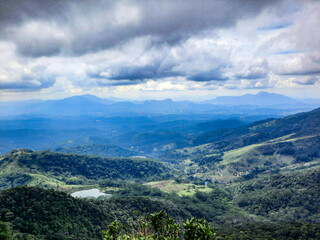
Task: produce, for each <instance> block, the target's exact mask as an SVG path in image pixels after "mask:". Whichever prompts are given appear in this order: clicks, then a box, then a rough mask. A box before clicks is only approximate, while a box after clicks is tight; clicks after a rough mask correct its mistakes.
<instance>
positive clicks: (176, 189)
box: [145, 180, 212, 196]
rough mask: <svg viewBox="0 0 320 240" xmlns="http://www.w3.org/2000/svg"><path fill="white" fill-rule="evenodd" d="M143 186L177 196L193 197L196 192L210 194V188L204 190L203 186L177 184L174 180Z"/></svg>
mask: <svg viewBox="0 0 320 240" xmlns="http://www.w3.org/2000/svg"><path fill="white" fill-rule="evenodd" d="M145 185H148V186H151V187H157V188H159V189H160V190H161V191H163V192H167V193H176V194H178V195H179V196H193V195H194V194H195V193H196V192H197V191H201V192H210V191H212V189H211V188H208V187H207V188H206V187H205V186H199V185H195V184H191V183H177V182H176V181H174V180H166V181H158V182H149V183H145Z"/></svg>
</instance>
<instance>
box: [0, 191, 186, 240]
mask: <svg viewBox="0 0 320 240" xmlns="http://www.w3.org/2000/svg"><path fill="white" fill-rule="evenodd" d="M0 206H1V210H0V227H1V221H2V222H8V223H9V226H10V227H11V228H13V232H14V233H15V234H14V235H15V237H16V238H15V239H52V240H53V239H61V240H62V239H101V237H102V233H101V231H102V230H103V229H106V228H107V226H108V225H109V224H110V223H111V222H112V221H114V220H116V219H118V220H120V221H121V222H123V223H127V225H126V226H127V228H128V227H129V226H130V225H129V223H130V221H133V220H135V219H137V218H138V217H139V215H138V214H135V212H140V213H153V212H156V211H160V210H165V211H166V212H167V213H168V214H170V215H171V216H175V219H176V220H178V221H181V220H182V219H185V218H186V217H189V216H190V215H188V213H186V212H184V211H182V210H180V209H179V208H178V207H177V206H176V205H174V204H173V203H170V204H168V203H167V202H165V201H157V200H152V199H149V198H143V197H126V198H119V199H110V200H108V201H97V200H87V199H78V198H73V197H71V196H70V195H69V194H67V193H64V192H59V191H54V190H45V189H41V188H36V187H16V188H11V189H8V190H4V191H1V192H0Z"/></svg>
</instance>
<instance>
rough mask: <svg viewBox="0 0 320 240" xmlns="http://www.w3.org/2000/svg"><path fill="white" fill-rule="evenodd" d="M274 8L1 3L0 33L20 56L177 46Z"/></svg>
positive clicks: (206, 0) (208, 3)
mask: <svg viewBox="0 0 320 240" xmlns="http://www.w3.org/2000/svg"><path fill="white" fill-rule="evenodd" d="M277 2H279V1H276V0H270V1H252V0H227V1H225V0H201V1H200V2H199V1H192V0H183V1H182V0H177V1H126V0H119V1H95V2H92V1H81V2H79V1H53V0H48V1H41V0H30V1H23V3H21V1H16V0H13V1H1V5H0V9H1V14H0V15H1V16H2V19H3V21H1V24H0V29H1V32H2V34H1V36H2V37H3V38H6V39H11V40H12V41H13V42H14V43H15V44H16V46H17V49H18V52H19V53H20V54H22V55H24V56H28V57H39V56H51V55H54V54H69V55H70V54H71V55H72V54H75V55H82V54H85V53H88V52H97V51H101V50H104V49H108V48H111V47H114V46H116V45H119V44H121V43H124V42H126V41H128V40H131V39H134V38H136V37H142V36H156V37H158V39H159V41H160V42H164V43H166V44H169V45H172V44H177V43H178V42H180V41H181V40H185V39H188V38H189V37H190V36H192V35H194V34H197V33H200V32H202V31H204V30H208V29H211V30H212V29H221V28H227V27H230V26H234V25H235V24H236V23H237V21H238V20H239V19H243V18H249V17H254V16H256V15H257V14H259V13H260V12H261V11H262V10H264V9H265V8H266V7H268V6H270V5H273V4H275V3H277ZM158 44H159V42H158ZM28 46H29V47H30V46H31V47H30V48H29V47H28Z"/></svg>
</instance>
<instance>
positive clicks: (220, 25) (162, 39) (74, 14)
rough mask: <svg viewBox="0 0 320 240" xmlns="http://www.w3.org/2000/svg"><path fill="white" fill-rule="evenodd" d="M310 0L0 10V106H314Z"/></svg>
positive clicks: (318, 92) (317, 75)
mask: <svg viewBox="0 0 320 240" xmlns="http://www.w3.org/2000/svg"><path fill="white" fill-rule="evenodd" d="M319 26H320V1H318V0H303V1H302V0H261V1H256V0H158V1H147V0H145V1H143V0H141V1H138V0H137V1H134V0H117V1H115V0H112V1H111V0H110V1H98V0H96V1H91V0H82V1H78V0H46V1H42V0H25V1H19V0H10V1H2V0H1V1H0V101H8V100H25V99H57V98H64V97H68V96H73V95H81V94H88V93H89V94H94V95H97V96H99V97H104V98H108V97H118V98H125V99H139V100H141V99H165V98H172V99H177V100H180V99H189V100H205V99H212V98H214V97H216V96H223V95H242V94H246V93H252V94H255V93H258V92H260V91H268V92H274V93H280V94H285V95H287V96H291V97H295V98H320V31H319Z"/></svg>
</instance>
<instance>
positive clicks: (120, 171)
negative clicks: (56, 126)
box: [0, 149, 173, 189]
mask: <svg viewBox="0 0 320 240" xmlns="http://www.w3.org/2000/svg"><path fill="white" fill-rule="evenodd" d="M0 169H1V174H0V179H1V181H0V183H1V186H0V188H1V189H5V188H9V187H14V186H17V185H26V184H28V185H36V186H44V187H54V188H61V189H70V188H76V187H79V186H81V185H90V184H91V185H92V184H97V182H98V181H99V180H104V179H113V180H116V179H122V180H139V179H140V180H147V179H161V178H165V177H170V176H171V175H172V173H173V171H172V170H170V169H169V168H168V167H167V166H165V165H164V164H163V163H161V162H158V161H155V160H151V159H138V158H110V157H109V158H102V157H98V156H88V155H77V154H62V153H52V152H49V151H40V152H37V151H32V150H26V149H19V150H13V151H11V152H9V153H7V154H4V155H2V156H1V157H0Z"/></svg>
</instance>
